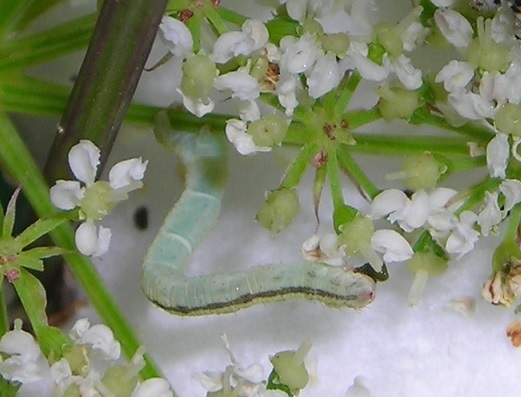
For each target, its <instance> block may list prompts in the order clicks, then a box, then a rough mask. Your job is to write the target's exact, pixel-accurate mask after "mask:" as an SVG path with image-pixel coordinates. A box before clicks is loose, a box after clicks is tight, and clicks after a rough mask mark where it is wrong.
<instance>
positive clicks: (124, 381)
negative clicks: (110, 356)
mask: <svg viewBox="0 0 521 397" xmlns="http://www.w3.org/2000/svg"><path fill="white" fill-rule="evenodd" d="M102 382H103V384H104V385H105V387H106V388H107V389H108V390H110V391H111V392H112V393H113V395H114V397H127V396H130V395H131V394H132V391H133V390H134V389H135V388H136V385H137V382H138V377H137V376H136V374H134V373H133V372H132V371H129V369H128V368H127V367H123V366H121V365H114V366H112V367H110V368H109V369H107V371H106V372H105V375H104V376H103V381H102Z"/></svg>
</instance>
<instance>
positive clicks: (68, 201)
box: [49, 180, 85, 210]
mask: <svg viewBox="0 0 521 397" xmlns="http://www.w3.org/2000/svg"><path fill="white" fill-rule="evenodd" d="M49 194H50V195H51V201H52V203H53V204H54V205H55V206H56V207H57V208H59V209H61V210H72V209H73V208H75V207H76V206H77V205H78V204H79V203H80V201H81V199H82V198H83V196H84V194H85V188H82V187H81V186H80V183H79V182H78V181H63V180H59V181H56V183H55V184H54V186H52V187H51V188H50V189H49Z"/></svg>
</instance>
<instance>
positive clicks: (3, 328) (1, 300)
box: [0, 281, 10, 338]
mask: <svg viewBox="0 0 521 397" xmlns="http://www.w3.org/2000/svg"><path fill="white" fill-rule="evenodd" d="M4 287H5V281H3V282H0V338H1V337H2V336H3V335H4V334H5V333H6V332H7V331H9V328H10V327H9V325H10V324H9V314H8V313H7V304H6V301H5V288H4Z"/></svg>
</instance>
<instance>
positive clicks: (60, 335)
mask: <svg viewBox="0 0 521 397" xmlns="http://www.w3.org/2000/svg"><path fill="white" fill-rule="evenodd" d="M38 342H39V344H40V348H41V349H42V351H43V354H44V355H45V357H47V358H48V359H49V360H50V361H51V362H50V363H51V364H52V363H53V362H56V361H58V360H59V359H60V358H61V357H62V356H63V353H65V352H66V351H67V350H69V349H70V347H72V346H73V344H74V343H73V342H72V341H71V340H70V338H69V337H68V336H67V335H66V334H65V333H64V332H63V331H62V330H61V329H59V328H56V327H51V326H45V327H43V328H42V329H41V330H40V332H39V333H38Z"/></svg>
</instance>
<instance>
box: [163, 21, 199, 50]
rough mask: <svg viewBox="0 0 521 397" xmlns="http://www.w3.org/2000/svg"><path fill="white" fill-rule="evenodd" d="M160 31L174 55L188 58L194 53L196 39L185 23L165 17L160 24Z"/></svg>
mask: <svg viewBox="0 0 521 397" xmlns="http://www.w3.org/2000/svg"><path fill="white" fill-rule="evenodd" d="M159 29H160V31H161V33H162V37H163V39H164V41H165V42H166V43H167V45H168V46H169V47H170V52H171V53H172V54H174V55H175V56H179V57H182V58H186V57H187V56H188V55H190V54H191V53H192V52H193V47H194V39H193V38H192V33H190V30H189V29H188V28H187V27H186V25H185V24H184V23H183V22H181V21H180V20H178V19H175V18H172V17H169V16H164V17H163V18H162V19H161V23H160V24H159Z"/></svg>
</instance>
